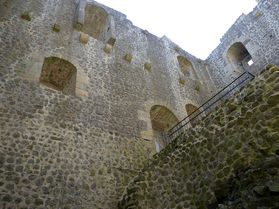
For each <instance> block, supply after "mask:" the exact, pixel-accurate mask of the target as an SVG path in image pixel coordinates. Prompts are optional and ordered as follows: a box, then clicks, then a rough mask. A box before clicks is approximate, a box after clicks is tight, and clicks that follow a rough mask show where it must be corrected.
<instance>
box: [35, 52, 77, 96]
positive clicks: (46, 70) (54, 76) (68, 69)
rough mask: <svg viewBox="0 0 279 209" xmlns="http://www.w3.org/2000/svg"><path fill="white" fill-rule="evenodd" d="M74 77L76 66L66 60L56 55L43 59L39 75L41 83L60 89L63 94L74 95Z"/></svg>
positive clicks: (75, 75)
mask: <svg viewBox="0 0 279 209" xmlns="http://www.w3.org/2000/svg"><path fill="white" fill-rule="evenodd" d="M76 77H77V69H76V67H75V66H74V65H73V64H72V63H70V62H68V61H67V60H64V59H61V58H58V57H47V58H45V59H44V64H43V67H42V71H41V75H40V83H41V84H43V85H45V86H47V87H50V88H53V89H55V90H58V91H62V92H63V93H64V94H71V95H75V90H76Z"/></svg>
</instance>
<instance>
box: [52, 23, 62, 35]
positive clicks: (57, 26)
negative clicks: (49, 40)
mask: <svg viewBox="0 0 279 209" xmlns="http://www.w3.org/2000/svg"><path fill="white" fill-rule="evenodd" d="M52 30H53V31H54V32H56V33H59V31H60V25H58V24H54V25H53V28H52Z"/></svg>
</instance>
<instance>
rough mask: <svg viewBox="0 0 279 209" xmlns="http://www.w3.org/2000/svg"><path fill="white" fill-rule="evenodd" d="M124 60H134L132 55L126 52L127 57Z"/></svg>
mask: <svg viewBox="0 0 279 209" xmlns="http://www.w3.org/2000/svg"><path fill="white" fill-rule="evenodd" d="M124 60H126V61H127V62H131V60H132V55H130V54H126V55H125V57H124Z"/></svg>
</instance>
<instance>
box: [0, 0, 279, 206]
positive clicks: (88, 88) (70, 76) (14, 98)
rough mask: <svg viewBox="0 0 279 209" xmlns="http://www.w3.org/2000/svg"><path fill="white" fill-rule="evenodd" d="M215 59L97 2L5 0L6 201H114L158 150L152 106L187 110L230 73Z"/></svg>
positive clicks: (1, 178) (2, 124) (1, 16)
mask: <svg viewBox="0 0 279 209" xmlns="http://www.w3.org/2000/svg"><path fill="white" fill-rule="evenodd" d="M88 5H89V6H88ZM87 6H88V7H87ZM86 11H88V12H86ZM275 11H276V10H275ZM91 12H92V13H91ZM271 14H273V16H270V17H269V18H270V20H271V19H272V18H274V17H277V16H276V15H277V13H275V14H274V12H273V10H272V9H271V12H270V15H271ZM92 15H93V16H94V15H97V16H95V17H94V18H92V17H93V16H92ZM265 16H266V12H265V13H264V15H263V17H265ZM260 18H261V17H260ZM262 19H264V18H262ZM91 20H93V22H92V21H91ZM264 20H265V19H264ZM94 21H95V22H94ZM264 23H265V22H264ZM264 23H263V25H264ZM90 24H95V25H94V27H91V26H90ZM81 26H83V27H81ZM95 26H96V27H95ZM276 27H277V26H276ZM86 34H90V35H89V36H88V35H86ZM275 37H278V35H276V36H275ZM264 40H265V39H264ZM264 44H265V42H264ZM270 44H271V45H272V46H271V47H275V44H273V42H270ZM263 52H264V53H263V57H266V56H265V54H267V53H265V51H263ZM128 55H129V56H128ZM252 55H253V54H252ZM178 56H180V58H182V59H181V60H182V65H183V63H184V67H185V69H186V70H185V69H184V71H183V70H182V68H183V66H182V65H181V63H179V61H178V58H177V57H178ZM130 58H131V59H130ZM270 59H271V60H274V61H276V58H274V57H272V56H271V57H270ZM214 60H215V61H214ZM216 60H218V59H217V55H216V58H214V59H208V63H207V61H202V60H200V59H197V58H196V57H194V56H192V55H190V54H189V53H187V52H185V51H184V50H183V49H181V48H180V47H179V46H177V45H176V44H175V43H173V42H171V41H170V40H169V39H168V38H166V37H162V38H158V37H155V36H154V35H152V34H150V33H149V32H148V31H145V30H142V29H140V28H137V27H136V26H134V25H133V24H132V23H131V22H130V21H129V20H127V19H126V16H125V15H123V14H121V13H119V12H117V11H115V10H112V9H110V8H108V7H105V6H103V5H100V4H98V3H97V2H93V1H92V2H87V1H86V0H80V1H73V0H48V1H40V0H26V1H20V0H0V102H1V103H0V137H1V140H0V172H1V175H0V200H1V201H0V202H1V207H2V206H3V207H11V208H16V207H19V208H21V207H23V208H24V207H30V208H36V207H37V208H110V209H111V208H115V207H116V204H117V201H118V200H119V198H120V197H121V194H122V193H123V191H124V188H125V186H126V185H127V184H128V182H129V181H130V180H131V179H132V178H133V177H134V176H136V175H137V173H138V172H139V171H140V169H141V168H142V167H143V166H144V163H145V160H146V159H147V158H148V157H149V156H150V155H152V154H153V153H154V152H155V145H154V137H153V136H152V134H153V130H152V124H151V120H150V110H151V108H152V107H153V106H154V105H162V106H164V107H166V108H168V109H169V110H170V111H171V112H172V113H174V115H175V116H176V117H177V119H178V120H181V119H182V118H184V117H185V116H186V115H187V113H186V110H185V105H186V104H188V103H191V104H194V105H196V106H199V105H200V104H201V103H202V102H203V101H204V100H205V99H207V98H208V97H210V96H211V95H212V94H213V93H214V92H216V90H217V89H218V88H219V87H221V86H222V85H224V84H225V79H226V80H228V81H229V80H230V79H231V76H230V74H226V76H225V79H224V77H223V76H222V75H223V74H222V72H221V66H220V65H219V64H218V61H216ZM189 63H190V64H189ZM53 66H55V67H54V68H53ZM61 66H63V67H65V68H66V70H67V71H65V72H64V71H63V69H62V71H61V69H60V67H61ZM189 66H190V67H189ZM217 66H218V67H217ZM54 70H55V72H54ZM182 71H183V72H182ZM223 80H224V82H223ZM53 83H54V84H56V86H55V85H53ZM62 87H63V89H62Z"/></svg>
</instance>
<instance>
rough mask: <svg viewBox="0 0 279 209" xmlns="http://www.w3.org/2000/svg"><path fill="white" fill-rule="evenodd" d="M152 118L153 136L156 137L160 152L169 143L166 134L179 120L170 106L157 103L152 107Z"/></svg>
mask: <svg viewBox="0 0 279 209" xmlns="http://www.w3.org/2000/svg"><path fill="white" fill-rule="evenodd" d="M150 119H151V124H152V129H153V136H154V138H156V149H157V151H158V152H159V151H160V150H161V149H162V148H164V147H165V146H166V145H167V141H166V139H165V138H164V134H165V133H166V132H167V131H168V130H169V129H171V128H172V127H173V126H175V125H176V124H177V123H178V122H179V120H178V119H177V117H176V116H175V115H174V114H173V113H172V112H171V111H170V110H169V109H168V108H166V107H164V106H161V105H155V106H153V107H152V108H151V110H150Z"/></svg>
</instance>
